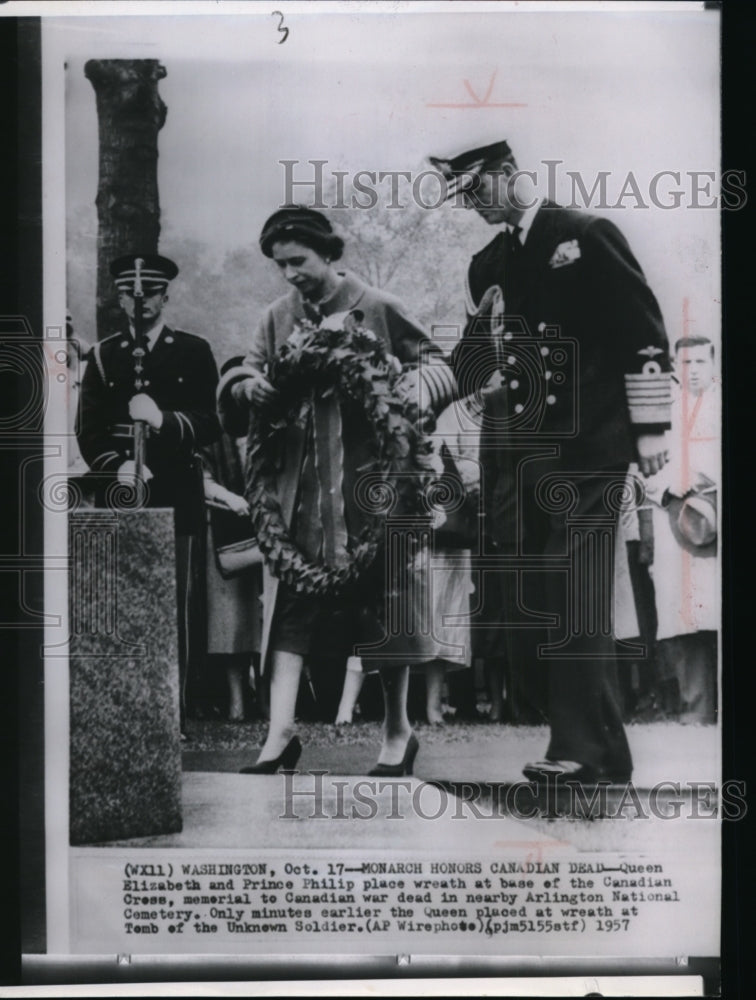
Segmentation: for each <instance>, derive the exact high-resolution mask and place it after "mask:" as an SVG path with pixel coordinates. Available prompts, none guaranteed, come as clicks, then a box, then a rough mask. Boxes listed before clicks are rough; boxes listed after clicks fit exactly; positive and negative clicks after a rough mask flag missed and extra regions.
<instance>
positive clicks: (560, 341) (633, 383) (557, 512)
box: [431, 141, 670, 783]
mask: <svg viewBox="0 0 756 1000" xmlns="http://www.w3.org/2000/svg"><path fill="white" fill-rule="evenodd" d="M431 162H432V163H433V164H434V166H436V168H437V169H438V170H439V171H440V172H441V173H442V175H443V176H444V177H445V179H446V181H447V184H448V191H447V195H448V197H452V196H455V195H456V196H459V195H461V197H462V198H463V199H464V203H465V205H466V207H468V208H473V209H474V210H475V211H476V212H477V213H478V214H479V215H480V216H481V218H483V219H484V220H485V221H486V222H487V223H488V224H489V225H491V226H492V227H496V228H497V230H498V231H497V233H496V235H495V237H494V239H493V240H492V241H491V242H490V243H489V244H488V245H487V246H486V247H484V248H483V249H482V250H481V251H480V252H479V253H478V254H476V255H475V256H474V257H473V259H472V262H471V264H470V267H469V272H468V288H467V292H468V314H469V321H468V324H467V326H466V328H465V331H464V333H463V337H462V339H461V340H460V342H459V343H458V344H457V346H456V348H455V351H454V354H453V358H452V360H453V365H454V368H455V372H456V375H457V380H458V383H459V385H460V395H462V396H464V395H466V394H467V393H469V392H474V391H480V389H481V388H482V387H483V386H484V385H486V384H488V386H489V388H490V386H491V384H494V385H495V386H496V388H494V390H493V391H489V392H488V394H487V397H486V407H485V410H484V418H483V425H482V433H481V460H482V465H483V477H484V486H483V496H484V513H485V526H486V529H485V538H486V543H487V545H488V547H489V552H491V553H498V554H501V555H508V556H514V557H516V558H523V559H527V560H529V563H528V565H529V567H530V568H533V567H534V568H533V572H532V573H530V574H526V575H527V576H529V577H530V579H529V584H528V586H529V599H528V601H527V602H526V604H527V605H529V607H530V608H531V609H534V610H537V611H538V612H540V613H541V614H546V615H549V616H552V617H551V620H552V621H559V622H560V623H561V626H562V634H561V635H560V636H559V637H557V641H556V642H555V641H552V642H551V643H549V644H547V645H548V646H550V647H551V648H546V649H543V648H542V649H540V650H539V657H540V658H543V660H544V662H546V663H547V664H548V692H547V714H548V718H549V723H550V727H551V739H550V743H549V747H548V749H547V751H546V757H545V760H543V761H539V762H537V763H535V764H528V765H527V766H526V767H525V770H524V773H525V775H526V777H528V778H530V779H531V780H536V781H547V780H557V781H569V780H572V781H577V782H584V783H592V782H595V781H597V780H612V781H624V780H627V779H629V777H630V775H631V772H632V759H631V754H630V750H629V747H628V743H627V738H626V735H625V732H624V727H623V724H622V718H621V712H620V708H619V705H618V702H617V697H616V692H615V684H614V674H615V672H616V662H615V647H614V638H613V636H612V634H611V622H609V624H608V627H607V624H606V619H607V608H608V609H611V573H607V572H606V567H603V571H601V568H600V567H598V566H597V565H596V559H599V561H600V560H601V559H604V560H605V559H606V558H609V559H611V558H612V555H613V553H611V552H609V551H605V550H608V548H609V543H608V541H607V537H606V534H607V531H606V529H607V526H608V527H609V529H611V530H610V531H609V534H611V535H612V536H613V527H612V525H613V526H614V527H616V516H617V509H616V505H617V501H616V498H617V491H618V490H619V488H620V485H621V483H622V482H623V480H624V476H625V473H626V470H627V466H628V464H629V463H630V462H631V461H633V460H637V461H638V463H639V468H640V470H641V472H642V473H643V475H644V476H647V475H650V474H653V473H654V472H656V471H657V470H658V469H659V468H661V467H662V466H663V465H664V464H665V462H666V459H667V456H666V446H665V441H664V432H665V430H666V429H667V428H668V426H669V411H670V387H669V358H668V346H667V338H666V334H665V331H664V325H663V321H662V317H661V313H660V311H659V307H658V305H657V302H656V299H655V298H654V295H653V293H652V291H651V289H650V288H649V286H648V284H647V283H646V281H645V278H644V275H643V272H642V271H641V268H640V266H639V265H638V263H637V261H636V259H635V257H634V256H633V254H632V252H631V250H630V248H629V246H628V244H627V241H626V240H625V239H624V237H623V236H622V234H621V233H620V232H619V230H618V229H617V228H616V226H614V225H613V224H612V223H611V222H609V221H607V220H606V219H602V218H598V217H595V216H592V215H589V214H587V213H584V212H579V211H574V210H569V209H565V208H561V207H559V206H556V205H554V204H552V203H550V202H548V201H543V200H539V199H537V198H535V197H534V196H533V194H532V189H530V190H527V187H528V186H527V185H526V184H524V183H523V179H524V178H525V176H532V175H525V174H522V173H519V172H518V170H517V164H516V161H515V158H514V155H513V153H512V150H511V149H510V147H509V145H508V143H507V142H504V141H502V142H497V143H494V144H492V145H489V146H484V147H479V148H477V149H473V150H467V151H465V152H463V153H460V154H458V155H456V156H451V157H432V158H431ZM492 378H493V380H494V381H493V383H492V381H491V380H492ZM607 505H608V506H607ZM576 525H578V526H579V527H580V529H585V530H575V526H576ZM591 526H592V527H593V528H597V527H598V528H600V529H601V530H600V531H599V533H598V535H597V534H596V532H595V531H591V530H590V528H591ZM601 531H603V536H602V535H601ZM596 545H598V546H599V548H600V549H601V552H600V553H598V555H597V551H596V549H595V546H596ZM539 559H540V560H541V562H540V564H538V560H539ZM567 566H569V568H570V574H571V575H570V577H569V580H568V576H567V573H566V572H565V568H566V567H567ZM586 566H589V570H588V572H587V573H586V572H585V567H586ZM576 573H578V574H581V573H582V575H579V576H576V575H575V574H576ZM500 576H501V581H502V582H501V584H500V586H501V588H502V593H503V600H504V602H505V604H507V605H508V611H507V614H506V616H505V620H508V621H509V622H511V621H512V615H514V616H515V617H516V613H517V610H518V604H521V600H520V599H521V596H522V595H518V594H516V593H511V591H512V589H513V588H512V586H511V581H513V579H514V577H513V576H512V575H511V574H506V579H507V581H509V582H506V583H505V582H504V578H505V574H501V575H500ZM566 583H567V586H565V584H566ZM507 591H510V592H509V593H507ZM536 601H537V602H538V603H537V604H535V602H536ZM520 610H521V607H520ZM609 616H610V612H609ZM576 622H577V623H578V624H579V627H578V628H577V629H575V623H576ZM565 629H566V630H567V632H568V636H567V639H565V638H564V631H565ZM575 632H577V633H581V632H582V634H573V633H575ZM523 634H524V635H525V636H528V635H532V634H533V633H532V632H530V633H529V632H527V631H525V632H524V633H523ZM551 638H552V640H553V639H554V637H553V636H552V637H551ZM568 640H569V641H568Z"/></svg>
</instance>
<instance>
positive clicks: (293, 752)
mask: <svg viewBox="0 0 756 1000" xmlns="http://www.w3.org/2000/svg"><path fill="white" fill-rule="evenodd" d="M301 753H302V744H301V743H300V742H299V737H298V736H292V738H291V739H290V740H289V742H288V743H287V744H286V746H285V747H284V748H283V750H282V751H281V753H280V754H279V755H278V756H277V757H274V758H273V760H261V761H258V762H257V764H249V765H248V766H247V767H243V768H242V769H241V770H240V771H239V774H275V773H276V771H278V769H279V768H281V769H282V770H284V771H291V770H292V768H294V767H296V766H297V761H298V760H299V757H300V755H301Z"/></svg>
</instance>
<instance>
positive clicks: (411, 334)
mask: <svg viewBox="0 0 756 1000" xmlns="http://www.w3.org/2000/svg"><path fill="white" fill-rule="evenodd" d="M353 309H354V310H359V311H360V312H362V313H363V315H364V319H363V320H362V322H363V324H364V326H365V327H367V329H369V330H371V331H372V332H373V333H374V334H375V335H376V336H377V337H379V338H380V339H381V340H382V341H383V342H384V344H385V345H386V348H387V350H388V351H389V352H390V353H391V354H393V355H395V356H396V357H397V358H398V360H399V361H400V362H401V363H402V364H403V365H407V366H411V367H416V366H417V365H418V363H419V362H420V359H421V357H424V356H426V355H427V356H429V358H430V363H428V364H426V365H423V371H424V372H425V373H426V374H427V375H428V378H427V379H426V385H427V386H428V388H429V391H430V393H431V398H432V399H433V402H434V405H435V407H436V409H437V411H438V410H440V409H442V408H443V406H445V405H446V404H447V403H448V402H449V401H450V400H451V398H452V395H453V390H454V379H453V376H452V374H451V372H450V371H449V369H448V368H447V366H446V365H445V364H444V363H443V359H442V355H441V352H440V350H439V349H438V348H437V346H436V345H434V344H433V342H432V341H431V340H430V339H429V337H428V336H427V334H426V333H425V332H424V331H423V329H422V328H421V327H420V326H419V325H418V323H417V322H416V321H415V320H414V319H413V318H412V317H411V316H410V315H409V314H408V313H407V311H406V310H405V308H404V306H403V305H402V303H401V302H400V301H399V300H398V299H397V298H395V297H394V296H393V295H389V294H388V293H385V292H382V291H379V290H378V289H374V288H370V287H369V286H368V285H366V284H364V283H363V282H362V281H361V280H360V279H359V278H357V277H356V276H355V275H353V274H350V273H346V274H345V275H344V276H343V278H342V281H341V282H340V284H339V286H338V288H337V289H336V291H335V292H334V294H333V295H332V296H331V298H330V299H328V300H327V301H326V302H324V303H321V310H322V313H323V315H324V316H329V315H332V314H334V313H341V312H347V311H350V310H353ZM306 318H307V316H306V312H305V308H304V303H303V301H302V297H301V295H300V294H299V293H298V292H297V291H296V289H292V291H290V292H289V293H288V294H287V295H284V296H282V297H281V298H280V299H277V300H276V301H275V302H274V303H273V304H272V305H270V306H269V307H268V308H267V309H266V310H265V312H264V313H263V316H262V319H261V320H260V323H259V325H258V327H257V329H256V330H255V332H254V335H253V338H252V343H251V346H250V350H249V353H248V355H247V357H246V358H245V361H244V365H243V366H242V367H240V368H232V369H230V370H229V371H228V372H226V373H225V375H224V376H223V378H222V379H221V382H220V384H219V386H218V405H219V411H220V415H221V420H222V422H223V426H224V428H225V429H226V430H227V431H228V432H229V433H231V434H239V433H242V432H244V431H246V429H247V426H248V423H249V410H248V408H247V407H246V406H238V405H237V404H236V402H235V401H234V397H233V393H232V392H231V388H232V386H233V385H234V383H235V382H237V381H238V380H239V379H241V378H244V377H245V376H248V375H250V374H253V373H254V372H260V371H263V370H264V368H265V365H266V363H267V362H268V361H270V360H271V359H272V358H273V357H274V356H275V354H276V352H277V351H278V349H279V348H280V346H281V345H282V344H283V343H284V341H285V340H286V339H287V338H288V337H289V336H290V335H291V334H292V332H293V331H294V327H295V326H296V325H297V324H298V323H300V322H301V321H302V320H305V319H306ZM360 418H361V414H351V415H350V419H344V420H343V424H342V441H343V444H344V454H345V458H346V456H349V461H345V463H344V484H343V490H342V492H343V495H344V499H345V503H346V506H347V513H348V512H349V510H348V508H349V504H350V498H351V497H352V496H353V484H354V481H355V479H356V476H357V474H358V469H359V467H360V466H361V465H362V463H363V461H365V460H369V458H370V455H369V452H367V451H366V450H365V448H366V441H367V440H368V439H369V429H368V428H366V427H365V425H364V423H363V422H362V420H361V419H360ZM306 445H307V436H306V432H305V429H304V428H303V427H300V426H291V427H290V428H289V430H288V432H287V439H286V443H285V453H284V454H283V455H282V456H281V458H280V472H279V474H278V477H277V492H278V499H279V502H280V504H281V510H282V512H283V516H284V519H285V521H286V523H287V525H288V526H289V527H291V525H292V520H293V516H294V512H295V505H296V502H297V497H298V491H299V488H300V477H301V473H302V467H303V459H304V457H305V449H306ZM298 516H300V515H298ZM314 516H315V517H317V511H315V512H314ZM297 527H298V528H299V527H300V525H299V524H298V525H297ZM277 592H278V580H277V579H276V578H275V577H274V576H273V575H272V574H271V573H270V572H269V571H268V569H267V567H266V568H265V569H264V613H263V638H262V662H263V665H264V664H265V659H266V654H267V649H268V644H269V638H270V632H271V627H272V623H273V615H274V609H275V602H276V596H277Z"/></svg>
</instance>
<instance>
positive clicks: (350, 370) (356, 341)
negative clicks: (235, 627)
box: [246, 316, 434, 597]
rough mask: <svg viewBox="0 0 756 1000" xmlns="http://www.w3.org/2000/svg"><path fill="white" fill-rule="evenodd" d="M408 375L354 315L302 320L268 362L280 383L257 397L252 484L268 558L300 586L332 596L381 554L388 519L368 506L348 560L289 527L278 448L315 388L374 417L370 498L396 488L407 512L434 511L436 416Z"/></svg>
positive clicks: (397, 501) (277, 572)
mask: <svg viewBox="0 0 756 1000" xmlns="http://www.w3.org/2000/svg"><path fill="white" fill-rule="evenodd" d="M400 375H401V367H400V366H399V364H398V362H397V361H396V360H395V359H394V358H393V357H392V356H390V355H389V354H388V353H387V351H386V348H385V347H384V345H383V343H382V341H381V340H380V339H379V338H378V337H376V336H375V334H374V333H372V331H370V330H367V329H365V328H364V327H362V326H360V325H359V324H358V323H356V322H355V321H354V317H352V316H346V317H345V319H344V321H343V324H342V326H341V327H340V328H339V329H330V328H323V327H316V326H315V325H314V324H312V323H309V322H308V321H303V323H302V324H301V325H300V326H299V327H297V329H295V331H294V333H292V334H291V336H290V337H289V338H288V340H287V341H286V342H285V343H284V344H282V345H281V347H280V349H279V351H278V354H277V355H276V357H275V358H274V359H273V361H272V363H271V365H270V370H269V372H268V379H269V381H270V382H271V384H272V385H274V386H275V388H276V389H278V390H279V391H278V395H277V396H276V397H275V400H274V401H272V402H268V403H265V404H261V405H255V404H251V407H252V412H251V421H250V432H249V440H248V444H247V476H246V494H247V500H248V502H249V505H250V508H251V514H252V522H253V525H254V528H255V531H256V533H257V540H258V544H259V546H260V551H261V552H262V554H263V556H264V558H265V562H266V564H267V566H268V568H269V569H270V571H271V572H272V573H273V575H274V576H276V577H278V579H279V580H281V581H283V582H284V583H286V584H287V585H288V586H290V587H291V588H293V589H294V590H295V591H296V592H297V593H302V594H316V595H319V596H328V597H332V596H335V595H337V594H339V593H340V592H341V591H342V590H343V589H344V588H345V587H347V586H349V585H351V584H353V583H355V582H356V581H357V580H358V579H359V577H360V576H361V574H362V573H363V572H364V571H365V570H366V569H367V568H368V567H369V566H370V564H371V563H372V562H373V560H374V559H375V556H376V554H377V552H378V549H379V546H380V543H381V541H382V539H383V537H384V525H385V515H384V514H382V513H381V512H379V511H376V512H373V513H371V512H370V511H365V524H364V526H363V527H362V529H361V531H360V533H359V536H358V537H357V538H356V540H355V542H354V544H353V545H352V546H351V550H350V559H349V561H348V563H347V564H346V565H344V566H340V567H334V566H331V565H329V564H327V563H325V562H322V561H314V560H310V559H308V558H307V557H306V556H305V555H304V554H303V552H302V551H301V550H300V549H299V547H298V546H297V545H296V544H295V543H294V541H293V540H292V538H291V537H290V535H289V531H288V528H287V525H286V523H285V521H284V517H283V513H282V511H281V506H280V504H279V501H278V498H277V496H276V457H277V456H278V455H279V454H280V451H281V448H282V445H283V439H284V436H285V434H286V429H287V427H288V426H289V425H290V424H291V423H292V422H294V421H296V420H297V419H298V418H300V417H301V415H302V413H303V410H304V409H305V408H306V406H307V403H308V401H309V399H310V398H311V395H312V394H313V393H314V394H315V395H317V396H320V397H321V398H326V397H328V396H330V395H332V394H334V395H335V396H336V398H337V399H338V400H339V401H340V402H351V403H355V404H357V405H359V406H361V407H362V409H363V412H364V413H365V416H366V417H367V420H368V423H369V424H370V425H371V426H372V429H373V433H374V435H375V441H376V445H377V448H376V451H377V458H376V460H375V462H374V463H373V466H372V469H370V470H369V475H370V482H371V483H372V484H373V485H372V489H370V488H369V489H370V495H369V496H368V498H367V499H368V503H371V502H372V503H374V505H375V507H376V508H380V507H381V501H382V500H386V499H387V498H388V497H389V496H391V497H392V500H393V502H391V503H390V507H391V508H393V507H395V506H396V507H397V509H398V510H400V511H401V512H402V513H403V514H407V513H415V512H417V513H427V507H426V506H425V505H424V502H423V491H424V489H425V487H426V486H427V484H428V483H429V482H430V480H431V478H432V477H433V475H434V472H433V467H432V464H431V460H430V455H431V447H430V443H429V441H428V439H427V437H426V433H427V432H428V431H429V430H430V429H431V426H430V421H431V420H432V418H431V417H430V416H429V414H428V413H427V412H423V413H420V412H419V410H418V405H417V403H416V402H411V401H408V400H406V399H403V398H402V397H401V396H400V395H399V394H398V393H397V391H396V385H397V381H398V379H399V378H400ZM365 482H367V480H365Z"/></svg>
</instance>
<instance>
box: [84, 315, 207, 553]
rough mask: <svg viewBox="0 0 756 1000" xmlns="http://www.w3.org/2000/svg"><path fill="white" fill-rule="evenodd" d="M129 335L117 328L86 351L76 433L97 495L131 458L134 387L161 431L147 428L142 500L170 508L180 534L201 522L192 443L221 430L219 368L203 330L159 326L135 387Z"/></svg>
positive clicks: (199, 478)
mask: <svg viewBox="0 0 756 1000" xmlns="http://www.w3.org/2000/svg"><path fill="white" fill-rule="evenodd" d="M133 350H134V340H133V338H132V337H131V335H130V334H129V333H125V334H124V333H117V334H114V335H113V336H112V337H108V338H107V339H106V340H102V341H100V342H99V343H98V344H95V346H94V347H93V348H92V350H91V351H90V354H89V356H88V364H87V368H86V371H85V374H84V378H83V380H82V385H81V396H80V403H79V418H78V427H77V438H78V442H79V448H80V450H81V453H82V455H83V456H84V459H85V461H86V462H87V464H88V465H89V467H90V469H91V470H92V473H93V478H95V485H96V487H97V491H98V499H99V501H100V502H104V503H107V501H106V498H105V494H106V491H107V487H108V486H109V485H110V484H112V483H114V482H115V481H116V474H117V471H118V468H119V466H120V465H121V464H122V463H123V462H125V461H127V460H129V459H133V457H134V438H133V421H132V420H131V418H130V416H129V401H130V399H131V398H132V397H133V396H134V395H136V394H137V393H138V392H139V391H141V392H144V393H146V394H147V395H148V396H151V397H152V399H154V401H155V402H156V403H157V405H158V407H159V408H160V410H161V411H162V413H163V423H162V426H161V427H160V430H158V431H156V430H154V429H153V428H149V429H148V436H147V443H146V449H145V464H146V465H147V467H148V468H149V470H150V472H151V473H152V474H153V477H154V478H153V479H151V480H150V482H149V497H148V501H147V506H150V507H173V508H174V509H175V510H176V527H177V530H178V531H179V533H186V532H189V531H196V530H199V528H200V527H201V525H202V524H203V523H204V522H203V517H204V512H203V502H202V475H201V471H200V469H199V465H198V463H197V460H196V458H195V454H196V452H197V449H199V448H201V447H203V446H204V445H207V444H211V443H212V442H213V441H216V440H217V439H218V437H219V436H220V424H219V422H218V417H217V415H216V410H215V390H216V386H217V384H218V371H217V368H216V364H215V359H214V358H213V354H212V351H211V349H210V345H209V344H208V342H207V341H206V340H204V339H203V338H202V337H197V336H195V335H193V334H191V333H184V332H183V331H181V330H172V329H170V328H169V327H167V326H164V327H163V329H162V331H161V332H160V335H159V336H158V338H157V340H156V341H155V343H154V345H153V347H152V348H151V350H149V351H148V352H147V354H146V356H145V358H144V371H143V374H142V378H143V381H144V386H143V388H142V389H141V390H138V389H137V388H136V387H135V384H134V382H135V371H134V356H133V353H132V352H133Z"/></svg>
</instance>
